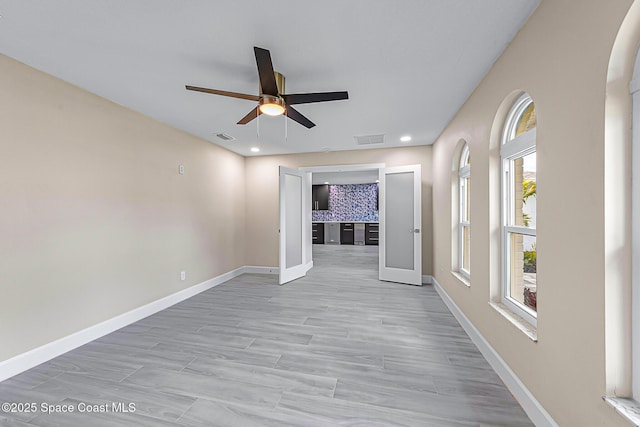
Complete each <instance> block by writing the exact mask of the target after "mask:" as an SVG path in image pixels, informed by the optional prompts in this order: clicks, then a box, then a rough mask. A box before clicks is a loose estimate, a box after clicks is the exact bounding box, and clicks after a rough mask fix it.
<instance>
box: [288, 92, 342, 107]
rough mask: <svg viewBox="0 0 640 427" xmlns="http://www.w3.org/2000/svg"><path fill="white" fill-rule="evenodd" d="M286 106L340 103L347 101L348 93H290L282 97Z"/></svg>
mask: <svg viewBox="0 0 640 427" xmlns="http://www.w3.org/2000/svg"><path fill="white" fill-rule="evenodd" d="M282 99H284V102H285V103H286V104H287V105H295V104H310V103H312V102H326V101H340V100H341V99H349V93H348V92H346V91H343V92H317V93H292V94H289V95H282Z"/></svg>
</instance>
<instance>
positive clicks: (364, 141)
mask: <svg viewBox="0 0 640 427" xmlns="http://www.w3.org/2000/svg"><path fill="white" fill-rule="evenodd" d="M354 138H355V139H356V144H358V145H374V144H384V135H362V136H354Z"/></svg>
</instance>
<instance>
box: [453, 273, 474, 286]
mask: <svg viewBox="0 0 640 427" xmlns="http://www.w3.org/2000/svg"><path fill="white" fill-rule="evenodd" d="M451 274H453V277H455V278H456V279H458V280H459V281H460V282H461V283H462V284H463V285H465V286H466V287H467V288H470V287H471V282H470V281H469V278H468V277H466V276H464V275H462V274H460V273H459V272H457V271H452V272H451Z"/></svg>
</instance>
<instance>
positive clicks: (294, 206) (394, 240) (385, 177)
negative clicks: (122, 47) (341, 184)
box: [279, 164, 422, 285]
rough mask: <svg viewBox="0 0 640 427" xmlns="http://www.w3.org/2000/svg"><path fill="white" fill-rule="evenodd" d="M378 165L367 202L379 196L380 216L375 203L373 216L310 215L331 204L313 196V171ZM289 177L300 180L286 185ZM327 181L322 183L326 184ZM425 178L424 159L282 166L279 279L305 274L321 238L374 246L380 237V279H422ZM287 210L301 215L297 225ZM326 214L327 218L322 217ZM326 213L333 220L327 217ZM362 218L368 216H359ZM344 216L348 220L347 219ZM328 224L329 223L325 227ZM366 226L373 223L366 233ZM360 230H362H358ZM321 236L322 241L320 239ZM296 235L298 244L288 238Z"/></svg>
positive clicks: (359, 169) (353, 169)
mask: <svg viewBox="0 0 640 427" xmlns="http://www.w3.org/2000/svg"><path fill="white" fill-rule="evenodd" d="M376 169H377V170H378V179H379V180H380V182H379V183H376V184H379V185H376V186H375V187H376V188H373V194H371V201H370V203H369V205H373V200H376V201H377V202H376V205H378V206H377V208H378V209H377V210H378V212H377V217H376V212H375V209H374V212H369V213H368V214H366V215H369V216H368V217H365V218H354V217H349V216H348V217H346V218H341V217H339V216H336V214H335V213H333V214H331V213H329V217H328V218H327V217H324V218H322V215H320V213H317V214H316V218H312V217H313V211H314V210H315V211H322V210H329V209H321V208H320V206H321V205H325V202H321V201H320V199H319V197H318V199H314V198H313V197H312V196H313V194H312V193H313V186H312V175H313V174H316V173H326V172H334V173H345V172H364V171H370V170H373V171H375V170H376ZM358 175H359V174H358ZM325 177H326V175H325ZM325 179H327V178H325ZM288 181H290V182H292V183H293V182H295V183H296V185H295V186H294V185H291V186H288V185H287V182H288ZM324 182H329V181H324ZM324 182H323V185H328V184H324ZM372 184H373V183H370V184H369V185H372ZM421 184H422V178H421V166H420V165H408V166H395V167H389V168H388V167H385V165H384V164H375V165H347V166H320V167H307V168H300V169H298V170H293V169H289V168H286V167H283V166H280V242H279V245H280V284H283V283H286V282H288V281H292V280H296V279H297V278H301V277H303V276H304V275H305V274H306V272H307V271H309V270H310V269H311V268H312V267H313V258H312V257H313V249H312V248H313V246H318V245H320V244H321V243H322V244H323V245H325V244H335V245H340V246H342V245H343V244H344V245H346V244H350V245H351V244H352V245H353V247H355V246H356V245H355V243H356V242H358V243H364V245H362V246H364V247H367V245H366V242H367V239H368V240H369V244H370V246H375V243H378V245H377V248H378V275H379V280H383V281H387V282H398V283H405V284H409V285H421V284H422V255H421V254H422V235H421V229H422V225H421V221H422V215H421ZM289 187H291V188H289ZM324 190H326V191H324ZM324 190H323V191H324V196H325V197H326V196H327V195H328V197H329V199H331V197H332V196H331V192H330V191H329V189H328V188H325V189H324ZM316 195H318V194H316ZM334 196H335V194H334ZM331 203H332V202H331V200H328V201H326V205H327V206H328V205H330V204H331ZM337 203H339V202H338V201H336V200H333V204H337ZM290 214H291V215H290ZM289 216H291V217H296V218H297V217H300V218H301V221H299V222H295V223H294V226H293V227H290V226H289V221H288V217H289ZM323 219H324V221H322V220H323ZM327 219H329V220H330V221H326V220H327ZM362 219H364V221H359V220H362ZM342 220H348V222H345V221H342ZM376 220H377V221H376ZM312 223H318V224H319V223H322V230H321V231H319V230H318V228H316V232H315V235H314V232H313V228H314V226H313V224H312ZM327 224H328V225H327ZM356 224H358V227H356ZM361 224H364V225H365V229H364V233H365V236H364V238H363V237H362V234H361V233H362V227H361ZM376 225H377V226H378V227H376ZM325 226H326V227H328V228H327V229H326V230H325ZM367 226H368V227H369V230H368V231H369V232H368V233H367ZM372 227H373V229H372ZM376 228H377V230H376ZM356 229H358V230H356ZM356 231H358V232H357V233H356ZM375 235H377V236H378V241H377V242H376V241H375V238H374V237H373V236H375ZM292 236H293V237H292ZM313 237H316V239H315V244H314V243H312V242H313V241H314V239H313ZM318 238H321V239H322V240H324V241H322V242H319V241H318ZM294 239H295V243H296V245H293V244H290V243H291V242H289V240H294ZM297 243H300V245H298V244H297ZM290 252H291V254H290ZM293 252H295V255H296V256H297V255H299V256H297V257H296V260H297V261H296V262H294V264H293V265H289V262H288V260H291V259H293V258H292V257H291V256H290V255H293ZM298 261H299V262H298ZM285 273H286V274H285Z"/></svg>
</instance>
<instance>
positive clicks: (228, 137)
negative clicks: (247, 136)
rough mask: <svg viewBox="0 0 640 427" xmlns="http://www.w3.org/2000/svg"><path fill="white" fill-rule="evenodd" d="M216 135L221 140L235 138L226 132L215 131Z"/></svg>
mask: <svg viewBox="0 0 640 427" xmlns="http://www.w3.org/2000/svg"><path fill="white" fill-rule="evenodd" d="M216 136H217V137H218V138H220V139H222V140H223V141H233V140H234V139H235V138H234V137H232V136H231V135H229V134H226V133H217V134H216Z"/></svg>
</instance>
